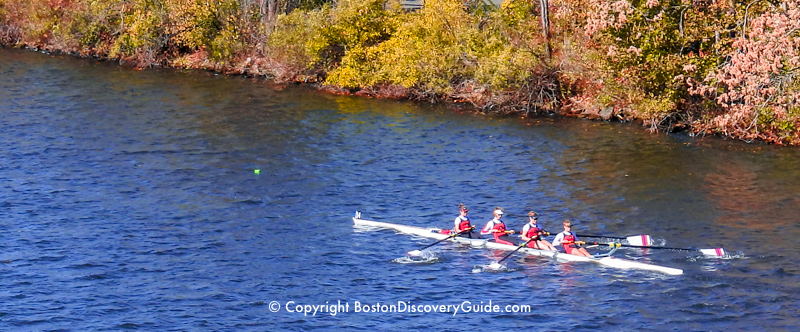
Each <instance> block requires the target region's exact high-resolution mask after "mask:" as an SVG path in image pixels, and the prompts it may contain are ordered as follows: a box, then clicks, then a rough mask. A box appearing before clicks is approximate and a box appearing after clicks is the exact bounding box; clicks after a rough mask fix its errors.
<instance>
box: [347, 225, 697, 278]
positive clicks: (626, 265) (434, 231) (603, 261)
mask: <svg viewBox="0 0 800 332" xmlns="http://www.w3.org/2000/svg"><path fill="white" fill-rule="evenodd" d="M353 223H354V224H355V225H356V226H369V227H379V228H388V229H393V230H396V231H398V232H402V233H406V234H413V235H418V236H422V237H427V238H432V239H436V240H442V239H446V238H448V237H450V236H449V235H446V234H442V233H440V232H439V231H440V230H441V229H439V228H423V227H417V226H407V225H400V224H393V223H387V222H380V221H372V220H365V219H360V218H353ZM448 241H453V242H460V243H468V244H470V245H472V246H475V247H485V248H489V249H498V250H516V249H517V248H518V247H517V246H513V245H508V244H502V243H495V242H493V241H488V240H483V239H468V238H463V237H453V238H450V239H449V240H448ZM519 252H524V253H526V254H528V255H532V256H544V257H551V258H555V259H557V260H560V261H570V262H594V263H598V264H600V265H604V266H608V267H613V268H618V269H637V270H646V271H655V272H661V273H664V274H669V275H681V274H683V270H681V269H676V268H672V267H666V266H660V265H653V264H647V263H641V262H636V261H632V260H627V259H621V258H614V257H600V258H597V257H584V256H575V255H570V254H566V253H563V252H558V251H552V250H539V249H532V248H520V249H519Z"/></svg>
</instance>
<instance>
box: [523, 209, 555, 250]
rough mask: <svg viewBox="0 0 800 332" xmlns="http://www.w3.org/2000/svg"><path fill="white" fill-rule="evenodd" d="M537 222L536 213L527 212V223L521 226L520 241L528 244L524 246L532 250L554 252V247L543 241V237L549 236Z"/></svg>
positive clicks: (537, 216)
mask: <svg viewBox="0 0 800 332" xmlns="http://www.w3.org/2000/svg"><path fill="white" fill-rule="evenodd" d="M538 220H539V214H538V213H536V212H534V211H531V212H528V223H527V224H525V226H522V233H521V234H520V237H521V238H522V240H523V241H526V242H527V243H528V244H526V245H525V246H526V247H528V248H534V249H542V250H556V247H554V246H553V245H552V244H550V242H547V240H545V239H544V237H545V236H546V235H550V233H548V232H546V231H545V230H544V229H543V228H542V227H540V226H539V224H538V223H537V221H538Z"/></svg>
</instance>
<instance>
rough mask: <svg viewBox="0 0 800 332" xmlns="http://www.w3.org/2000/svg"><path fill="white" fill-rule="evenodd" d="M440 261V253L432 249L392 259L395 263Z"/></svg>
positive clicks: (430, 262)
mask: <svg viewBox="0 0 800 332" xmlns="http://www.w3.org/2000/svg"><path fill="white" fill-rule="evenodd" d="M438 261H439V255H438V254H437V253H436V252H431V251H421V252H420V253H419V254H418V255H415V256H403V257H399V258H395V259H393V260H392V262H393V263H400V264H432V263H436V262H438Z"/></svg>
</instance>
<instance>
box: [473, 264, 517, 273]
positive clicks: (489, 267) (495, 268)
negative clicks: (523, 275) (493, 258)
mask: <svg viewBox="0 0 800 332" xmlns="http://www.w3.org/2000/svg"><path fill="white" fill-rule="evenodd" d="M514 271H519V269H516V268H514V269H512V268H509V267H508V266H507V265H505V264H498V263H496V262H495V263H491V264H486V265H475V266H473V267H472V273H481V272H489V273H501V272H514Z"/></svg>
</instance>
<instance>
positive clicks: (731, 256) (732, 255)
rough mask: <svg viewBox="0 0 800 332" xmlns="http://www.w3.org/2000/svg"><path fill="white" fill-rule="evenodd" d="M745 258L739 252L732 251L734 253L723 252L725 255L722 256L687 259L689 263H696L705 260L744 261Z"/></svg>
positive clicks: (697, 256)
mask: <svg viewBox="0 0 800 332" xmlns="http://www.w3.org/2000/svg"><path fill="white" fill-rule="evenodd" d="M746 258H747V256H745V255H744V253H743V252H741V251H734V252H725V255H722V256H710V255H695V256H692V257H689V261H690V262H697V261H705V260H720V259H746Z"/></svg>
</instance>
